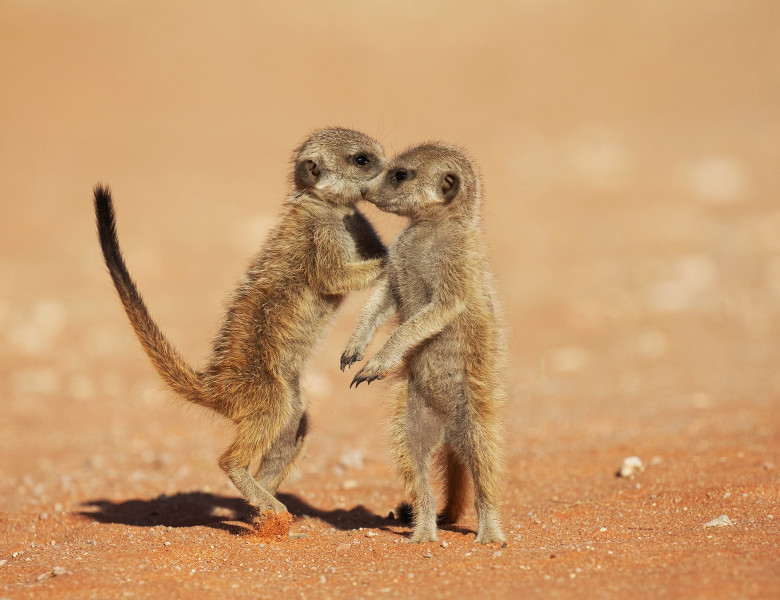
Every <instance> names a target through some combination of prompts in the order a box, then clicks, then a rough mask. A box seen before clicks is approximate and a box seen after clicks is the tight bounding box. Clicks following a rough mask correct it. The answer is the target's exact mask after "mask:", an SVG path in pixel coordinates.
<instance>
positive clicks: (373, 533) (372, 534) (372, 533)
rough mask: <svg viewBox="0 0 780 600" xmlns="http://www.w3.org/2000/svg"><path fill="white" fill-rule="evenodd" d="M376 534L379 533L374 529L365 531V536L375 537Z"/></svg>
mask: <svg viewBox="0 0 780 600" xmlns="http://www.w3.org/2000/svg"><path fill="white" fill-rule="evenodd" d="M377 535H379V534H378V533H377V532H376V531H366V537H367V538H372V537H376V536H377Z"/></svg>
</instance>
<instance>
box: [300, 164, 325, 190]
mask: <svg viewBox="0 0 780 600" xmlns="http://www.w3.org/2000/svg"><path fill="white" fill-rule="evenodd" d="M319 178H320V167H319V166H318V165H317V163H316V162H314V161H313V160H311V159H308V160H302V161H300V162H299V163H298V164H297V165H296V166H295V185H296V187H298V188H300V189H305V188H310V187H313V186H314V184H315V183H317V181H318V180H319Z"/></svg>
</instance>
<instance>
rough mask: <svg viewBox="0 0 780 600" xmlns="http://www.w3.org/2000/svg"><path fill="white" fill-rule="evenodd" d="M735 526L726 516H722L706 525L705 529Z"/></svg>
mask: <svg viewBox="0 0 780 600" xmlns="http://www.w3.org/2000/svg"><path fill="white" fill-rule="evenodd" d="M732 525H734V523H732V522H731V519H729V518H728V517H727V516H726V515H721V516H719V517H716V518H714V519H713V520H712V521H710V522H708V523H705V524H704V526H705V527H729V526H732Z"/></svg>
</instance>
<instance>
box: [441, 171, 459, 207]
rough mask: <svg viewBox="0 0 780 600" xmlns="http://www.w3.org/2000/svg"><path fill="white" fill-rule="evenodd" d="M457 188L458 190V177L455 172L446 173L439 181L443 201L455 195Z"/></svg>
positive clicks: (447, 200)
mask: <svg viewBox="0 0 780 600" xmlns="http://www.w3.org/2000/svg"><path fill="white" fill-rule="evenodd" d="M458 190H460V177H458V176H457V175H455V173H447V174H446V175H445V176H444V179H443V180H442V182H441V193H442V195H443V196H444V200H445V202H449V201H450V200H452V199H453V198H454V197H455V196H457V195H458Z"/></svg>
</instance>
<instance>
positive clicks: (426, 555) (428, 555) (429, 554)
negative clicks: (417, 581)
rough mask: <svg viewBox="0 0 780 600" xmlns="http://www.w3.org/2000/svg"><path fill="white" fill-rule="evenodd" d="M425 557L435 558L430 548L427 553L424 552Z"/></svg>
mask: <svg viewBox="0 0 780 600" xmlns="http://www.w3.org/2000/svg"><path fill="white" fill-rule="evenodd" d="M423 558H433V552H431V551H430V550H428V552H426V553H425V554H423Z"/></svg>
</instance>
